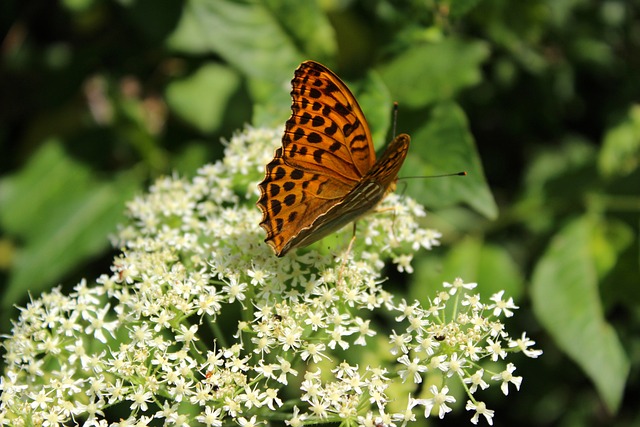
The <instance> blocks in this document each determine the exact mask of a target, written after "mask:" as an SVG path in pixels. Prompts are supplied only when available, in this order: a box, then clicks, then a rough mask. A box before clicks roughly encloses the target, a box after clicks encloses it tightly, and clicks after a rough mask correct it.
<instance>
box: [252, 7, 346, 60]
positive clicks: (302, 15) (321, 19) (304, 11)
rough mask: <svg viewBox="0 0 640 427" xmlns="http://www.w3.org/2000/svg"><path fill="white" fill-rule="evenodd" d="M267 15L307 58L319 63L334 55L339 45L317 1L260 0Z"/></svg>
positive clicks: (327, 18)
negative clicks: (265, 8) (270, 15)
mask: <svg viewBox="0 0 640 427" xmlns="http://www.w3.org/2000/svg"><path fill="white" fill-rule="evenodd" d="M263 3H264V4H265V5H266V6H267V7H268V8H269V11H270V13H271V14H272V15H273V17H274V18H276V19H277V20H278V22H279V23H280V25H282V27H283V28H284V30H285V31H286V32H287V33H288V34H290V35H291V36H292V37H293V38H294V40H295V43H296V45H298V46H301V50H302V51H303V52H304V53H306V55H307V58H306V59H314V60H318V61H320V60H321V58H331V57H334V56H335V55H336V54H337V50H338V43H337V41H336V34H335V30H334V28H333V26H332V25H331V22H330V21H329V17H328V16H327V15H326V13H324V11H323V9H322V7H321V5H320V2H316V1H299V0H263Z"/></svg>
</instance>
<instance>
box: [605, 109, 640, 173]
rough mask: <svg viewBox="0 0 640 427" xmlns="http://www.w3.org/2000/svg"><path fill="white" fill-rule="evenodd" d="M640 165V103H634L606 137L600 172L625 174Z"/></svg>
mask: <svg viewBox="0 0 640 427" xmlns="http://www.w3.org/2000/svg"><path fill="white" fill-rule="evenodd" d="M639 167H640V105H633V106H631V108H630V109H629V112H628V113H627V116H626V117H625V118H624V120H622V122H620V123H618V124H617V125H616V126H614V127H613V128H612V129H609V131H608V132H607V134H606V135H605V138H604V144H603V145H602V149H601V150H600V153H599V156H598V168H599V169H600V173H601V174H602V175H604V176H605V177H607V178H611V177H614V176H625V175H629V174H631V173H632V172H634V171H636V170H637V169H638V168H639Z"/></svg>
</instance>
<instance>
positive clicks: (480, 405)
mask: <svg viewBox="0 0 640 427" xmlns="http://www.w3.org/2000/svg"><path fill="white" fill-rule="evenodd" d="M465 409H466V410H467V411H476V413H475V414H473V417H471V422H472V423H474V424H478V418H479V417H480V415H484V418H485V419H486V420H487V423H488V424H489V425H490V426H492V425H493V410H492V409H487V405H485V403H484V402H476V403H473V402H472V401H470V400H467V406H465Z"/></svg>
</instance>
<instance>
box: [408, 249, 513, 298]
mask: <svg viewBox="0 0 640 427" xmlns="http://www.w3.org/2000/svg"><path fill="white" fill-rule="evenodd" d="M456 277H460V278H462V280H464V281H465V283H470V282H477V283H478V288H477V289H476V290H475V291H474V292H480V294H481V295H483V298H485V299H486V300H487V301H488V299H489V297H490V296H491V295H492V294H494V293H496V292H498V291H500V290H504V291H505V293H506V295H508V296H510V297H514V298H516V299H517V298H518V297H519V296H520V295H521V294H522V289H523V279H522V275H521V273H520V271H519V269H518V266H517V265H516V263H515V262H514V260H513V258H512V257H511V255H510V254H509V252H508V251H507V250H506V249H505V248H503V247H500V246H497V245H494V244H491V243H487V242H485V241H484V240H482V239H481V238H478V237H468V238H466V239H464V240H462V241H460V242H458V243H456V245H455V246H454V247H452V248H451V250H449V251H448V252H447V254H446V255H444V256H443V257H438V256H434V255H433V254H426V255H425V256H424V257H423V258H421V259H420V260H417V261H416V274H415V276H413V281H412V283H413V286H412V287H411V297H412V298H417V299H419V300H421V301H426V300H425V299H424V298H425V297H427V296H433V295H435V293H436V292H438V291H439V290H441V288H442V283H443V282H452V281H453V280H454V279H455V278H456Z"/></svg>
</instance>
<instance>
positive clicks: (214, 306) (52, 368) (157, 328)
mask: <svg viewBox="0 0 640 427" xmlns="http://www.w3.org/2000/svg"><path fill="white" fill-rule="evenodd" d="M278 143H279V132H278V131H275V130H264V129H247V130H246V131H244V132H242V133H240V134H238V135H236V136H235V137H233V138H232V139H231V141H229V142H228V143H227V147H226V154H225V157H224V159H223V160H222V161H220V162H217V163H215V164H212V165H208V166H205V167H203V168H201V169H200V170H199V171H198V174H197V175H196V176H195V177H194V178H193V179H191V180H187V179H184V178H179V177H167V178H163V179H160V180H158V181H157V182H156V183H155V184H154V185H153V186H152V187H151V188H150V190H149V192H148V194H146V195H144V196H141V197H138V198H136V199H135V200H133V201H131V202H130V203H129V205H128V216H129V223H128V224H127V225H125V226H123V227H122V228H121V229H120V231H119V233H118V235H117V237H116V238H114V244H115V245H118V247H121V248H123V249H122V254H121V255H120V256H118V257H117V258H116V259H115V260H114V262H113V265H112V268H111V270H112V271H111V274H105V275H102V276H101V277H99V278H97V280H95V283H92V284H88V283H87V282H86V281H84V280H83V281H81V282H80V283H79V284H78V285H77V286H75V288H74V290H73V292H72V293H71V294H69V295H64V294H63V293H62V292H61V291H60V290H59V289H54V290H53V291H52V292H50V293H47V294H44V295H42V296H40V298H37V299H34V300H32V301H31V302H30V303H29V304H28V305H27V307H25V308H23V309H21V313H20V316H19V319H18V320H17V321H15V322H14V323H13V328H12V331H11V335H9V336H7V337H5V339H4V341H3V343H2V346H3V347H4V350H5V354H4V359H5V363H6V369H5V372H4V374H3V376H2V378H1V382H0V391H1V392H2V395H1V398H0V425H11V426H31V425H43V426H61V425H75V424H81V425H85V426H107V425H112V426H143V425H180V426H186V425H204V426H221V425H222V424H223V423H224V424H227V425H233V424H238V425H240V426H243V427H251V426H255V425H259V424H273V423H282V422H284V423H286V424H287V425H290V426H292V427H299V426H302V425H305V424H317V423H324V422H326V423H329V422H334V423H335V422H341V423H344V425H345V426H346V425H362V426H367V427H373V426H383V425H384V426H404V425H406V424H408V423H409V422H411V421H414V420H416V419H417V417H429V416H431V415H437V416H439V417H440V418H442V417H444V416H445V415H446V414H447V413H449V412H450V411H452V409H453V408H456V409H460V408H461V407H460V406H454V405H456V401H457V400H459V399H460V398H461V397H460V396H454V395H451V394H449V390H450V387H449V385H451V384H452V383H453V382H457V383H458V384H461V385H462V386H463V389H464V390H465V392H466V399H467V404H466V409H467V410H469V411H472V413H473V415H472V417H471V422H473V423H477V422H478V419H479V417H480V416H482V417H484V418H485V419H486V421H487V422H488V423H489V424H491V423H492V417H493V411H492V410H490V409H488V408H487V406H486V405H485V403H483V402H482V401H480V400H477V399H476V397H475V395H476V393H479V392H480V391H482V390H484V389H486V388H487V387H489V386H490V384H494V385H496V386H499V387H500V388H501V390H502V392H503V393H504V394H505V395H506V394H508V392H509V391H510V390H511V391H513V390H514V389H515V390H518V389H519V388H520V384H521V382H522V378H521V377H518V376H516V375H515V374H514V372H515V370H516V367H515V366H514V365H513V364H512V363H508V364H506V365H504V363H505V362H504V359H505V358H506V357H507V356H508V354H509V353H512V352H524V354H525V355H527V356H530V357H537V356H538V355H539V354H541V352H540V351H539V350H533V349H532V348H531V346H532V345H533V344H534V343H533V342H532V341H531V340H529V339H528V338H527V337H526V335H525V334H522V336H521V337H520V338H519V339H512V338H510V337H509V335H508V334H507V332H506V331H505V330H504V325H503V324H502V323H501V322H500V317H501V316H505V317H509V316H511V315H513V310H515V309H517V307H516V306H515V305H514V303H513V300H511V299H505V298H504V297H503V294H502V293H498V294H496V295H494V296H492V297H491V298H489V299H488V301H483V300H482V299H481V297H480V295H478V294H473V293H471V291H472V289H473V288H474V287H475V284H471V283H464V282H463V281H462V280H461V279H455V280H453V282H452V283H451V284H449V283H445V284H444V287H443V290H442V291H441V292H440V293H439V294H438V295H434V296H433V298H432V299H431V300H430V304H429V305H428V306H421V305H420V304H419V303H418V302H407V301H405V300H403V299H400V300H398V299H399V298H398V297H394V296H393V295H392V294H391V293H389V292H388V291H386V290H385V288H384V284H385V283H384V282H385V279H384V277H383V275H382V269H383V267H384V261H385V260H387V259H390V260H391V261H392V262H394V263H395V264H396V265H397V268H398V269H399V270H401V271H406V272H410V271H411V264H410V261H411V258H412V254H413V253H414V252H415V251H417V250H420V249H421V248H426V249H429V248H431V247H432V246H434V245H437V244H438V238H439V237H440V234H439V233H438V232H436V231H434V230H429V229H423V228H421V227H420V226H419V224H418V222H417V218H418V217H420V216H423V215H424V210H423V208H422V207H421V206H419V205H418V204H417V203H415V202H414V201H412V200H411V199H410V198H408V197H402V198H399V197H397V196H394V195H390V196H389V197H387V198H386V199H385V201H384V202H383V209H381V212H377V213H375V214H374V215H370V216H368V217H367V218H366V220H365V221H363V222H366V227H361V228H360V229H359V230H358V234H357V240H356V244H355V245H354V248H353V249H352V250H351V251H350V252H349V253H346V251H344V249H342V248H346V246H347V245H345V244H344V243H345V242H347V241H348V240H349V238H350V237H351V236H350V234H351V233H350V230H347V231H344V232H343V233H338V237H337V239H336V238H335V237H334V238H327V239H325V240H323V241H321V242H318V243H317V244H316V245H314V246H313V247H312V248H310V249H305V250H299V251H298V252H297V253H293V252H292V253H291V254H289V255H287V256H286V257H283V258H277V257H275V256H274V255H273V253H272V251H271V249H270V248H269V247H268V246H267V245H266V244H264V242H262V239H263V238H264V237H263V231H262V229H260V228H259V226H258V223H259V222H260V212H259V211H258V209H257V208H256V207H255V205H254V202H255V200H256V197H257V187H256V183H257V182H258V181H259V180H260V178H261V177H262V172H263V170H264V169H263V168H264V165H265V164H266V163H267V162H268V161H269V159H270V156H271V153H272V152H273V147H274V146H276V145H277V144H278ZM327 246H332V248H331V249H330V250H328V249H327ZM380 318H384V319H386V320H387V321H386V322H385V323H386V324H385V325H382V326H381V325H379V324H377V323H376V322H375V320H374V319H380ZM485 361H488V362H491V365H490V366H492V367H495V366H496V363H493V362H500V363H502V364H503V365H504V366H503V368H502V370H500V369H498V370H493V371H489V367H488V366H485V364H484V362H485ZM427 378H428V380H429V384H430V386H429V387H426V386H425V387H424V388H423V387H420V386H419V384H420V383H421V382H423V381H425V380H426V379H427ZM402 383H404V385H403V384H402ZM397 385H400V387H398V386H397ZM457 388H459V387H457ZM418 390H422V391H420V392H418ZM123 414H124V415H123ZM109 420H111V421H109Z"/></svg>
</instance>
